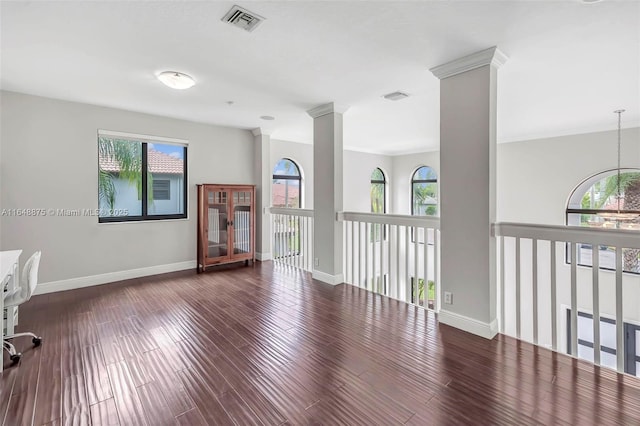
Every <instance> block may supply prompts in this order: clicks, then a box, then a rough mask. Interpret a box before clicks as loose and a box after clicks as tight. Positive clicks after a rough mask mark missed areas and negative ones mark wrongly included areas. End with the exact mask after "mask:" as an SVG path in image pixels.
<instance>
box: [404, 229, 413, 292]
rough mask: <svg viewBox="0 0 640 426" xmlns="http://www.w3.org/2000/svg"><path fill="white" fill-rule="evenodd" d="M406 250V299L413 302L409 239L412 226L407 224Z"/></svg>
mask: <svg viewBox="0 0 640 426" xmlns="http://www.w3.org/2000/svg"><path fill="white" fill-rule="evenodd" d="M404 229H405V239H404V243H405V244H404V245H405V251H404V260H405V262H404V263H405V266H404V273H405V282H404V291H405V293H404V301H405V302H407V303H411V277H410V276H409V274H410V272H409V240H410V239H411V236H410V234H411V227H410V226H405V227H404Z"/></svg>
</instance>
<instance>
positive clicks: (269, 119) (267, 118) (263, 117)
mask: <svg viewBox="0 0 640 426" xmlns="http://www.w3.org/2000/svg"><path fill="white" fill-rule="evenodd" d="M260 118H261V119H262V120H267V121H271V120H275V119H276V118H275V117H274V116H272V115H261V116H260Z"/></svg>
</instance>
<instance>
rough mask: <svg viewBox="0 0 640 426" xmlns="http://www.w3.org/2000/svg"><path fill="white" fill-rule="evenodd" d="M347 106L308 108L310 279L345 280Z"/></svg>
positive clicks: (336, 281)
mask: <svg viewBox="0 0 640 426" xmlns="http://www.w3.org/2000/svg"><path fill="white" fill-rule="evenodd" d="M345 111H346V108H344V107H340V106H337V105H335V104H334V103H329V104H326V105H321V106H319V107H317V108H314V109H312V110H309V111H308V114H309V115H310V116H311V117H312V118H313V175H314V179H313V206H314V216H313V257H314V267H313V278H315V279H317V280H320V281H323V282H326V283H329V284H334V285H335V284H340V283H342V282H343V281H344V277H343V272H342V266H343V262H344V261H343V255H342V252H343V247H342V245H343V239H342V238H343V225H342V223H341V222H338V221H337V220H336V213H338V212H340V211H342V180H343V176H342V174H343V171H342V114H343V113H344V112H345Z"/></svg>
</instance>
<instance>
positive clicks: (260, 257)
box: [256, 252, 273, 262]
mask: <svg viewBox="0 0 640 426" xmlns="http://www.w3.org/2000/svg"><path fill="white" fill-rule="evenodd" d="M256 259H257V260H259V261H260V262H266V261H267V260H273V259H272V258H271V253H259V252H256Z"/></svg>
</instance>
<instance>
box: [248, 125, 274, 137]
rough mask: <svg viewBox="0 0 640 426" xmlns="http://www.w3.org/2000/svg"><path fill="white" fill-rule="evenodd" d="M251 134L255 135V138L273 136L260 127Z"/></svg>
mask: <svg viewBox="0 0 640 426" xmlns="http://www.w3.org/2000/svg"><path fill="white" fill-rule="evenodd" d="M251 133H253V136H271V135H270V134H269V133H266V130H264V129H262V128H260V127H256V128H255V129H253V130H252V131H251Z"/></svg>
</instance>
